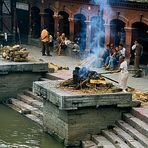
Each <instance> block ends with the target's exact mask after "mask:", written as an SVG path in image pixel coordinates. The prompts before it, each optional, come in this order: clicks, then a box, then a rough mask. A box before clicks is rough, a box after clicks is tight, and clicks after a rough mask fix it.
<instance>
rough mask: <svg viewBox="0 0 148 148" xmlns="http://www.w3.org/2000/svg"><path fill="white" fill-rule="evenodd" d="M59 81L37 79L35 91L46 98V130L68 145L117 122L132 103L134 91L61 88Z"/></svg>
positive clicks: (78, 143)
mask: <svg viewBox="0 0 148 148" xmlns="http://www.w3.org/2000/svg"><path fill="white" fill-rule="evenodd" d="M60 82H61V80H55V81H53V80H52V81H50V80H49V81H44V82H34V83H33V91H34V93H36V94H38V95H39V96H41V97H42V98H43V100H44V101H43V102H44V107H43V113H44V118H43V120H44V121H43V122H44V127H45V130H46V131H48V132H49V133H50V134H54V135H57V136H58V137H60V138H62V139H63V140H64V142H65V145H68V146H80V144H81V143H80V141H81V140H84V139H87V138H90V137H89V136H90V135H91V134H98V133H100V131H101V130H102V129H105V128H107V127H108V126H110V125H114V123H115V121H116V120H119V119H121V116H122V113H123V112H129V109H130V108H131V106H132V105H133V103H132V94H131V93H122V92H119V93H104V94H90V93H83V92H81V91H79V92H78V91H76V90H70V89H67V88H61V87H59V83H60Z"/></svg>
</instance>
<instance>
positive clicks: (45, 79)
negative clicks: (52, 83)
mask: <svg viewBox="0 0 148 148" xmlns="http://www.w3.org/2000/svg"><path fill="white" fill-rule="evenodd" d="M39 80H40V81H49V79H47V78H40V79H39Z"/></svg>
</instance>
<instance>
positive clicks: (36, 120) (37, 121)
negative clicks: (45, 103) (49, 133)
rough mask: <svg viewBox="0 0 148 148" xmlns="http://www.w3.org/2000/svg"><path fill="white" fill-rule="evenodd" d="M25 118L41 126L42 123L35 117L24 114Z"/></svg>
mask: <svg viewBox="0 0 148 148" xmlns="http://www.w3.org/2000/svg"><path fill="white" fill-rule="evenodd" d="M25 116H26V117H27V118H29V119H31V120H32V121H34V122H36V123H38V124H39V125H41V126H43V121H42V120H41V119H39V118H38V117H36V116H35V115H32V114H26V115H25Z"/></svg>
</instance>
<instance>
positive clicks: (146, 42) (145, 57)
mask: <svg viewBox="0 0 148 148" xmlns="http://www.w3.org/2000/svg"><path fill="white" fill-rule="evenodd" d="M132 28H133V32H132V43H134V41H135V40H139V42H140V43H141V45H142V46H143V54H142V57H141V59H140V64H144V65H147V64H148V25H146V24H144V23H142V22H136V23H133V24H132Z"/></svg>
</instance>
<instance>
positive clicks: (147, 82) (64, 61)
mask: <svg viewBox="0 0 148 148" xmlns="http://www.w3.org/2000/svg"><path fill="white" fill-rule="evenodd" d="M23 46H24V47H27V49H28V50H29V51H30V54H29V58H30V59H31V60H32V61H45V62H48V63H51V62H52V63H54V64H57V65H59V66H68V67H69V68H70V71H69V72H71V70H73V69H74V68H75V67H76V66H79V65H80V63H81V61H80V60H79V59H76V58H73V57H68V56H57V55H56V54H55V53H53V52H52V57H49V56H42V55H41V49H40V48H38V47H36V46H30V45H23ZM0 59H1V62H2V63H3V62H4V60H2V58H0ZM95 70H96V71H98V72H105V70H104V69H103V68H95ZM118 75H119V74H118V73H114V74H105V76H106V77H108V78H109V79H112V80H114V81H116V82H117V81H118ZM128 86H130V87H132V88H135V89H136V90H139V91H142V92H145V93H148V76H145V77H142V78H134V77H132V74H130V75H129V79H128Z"/></svg>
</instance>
